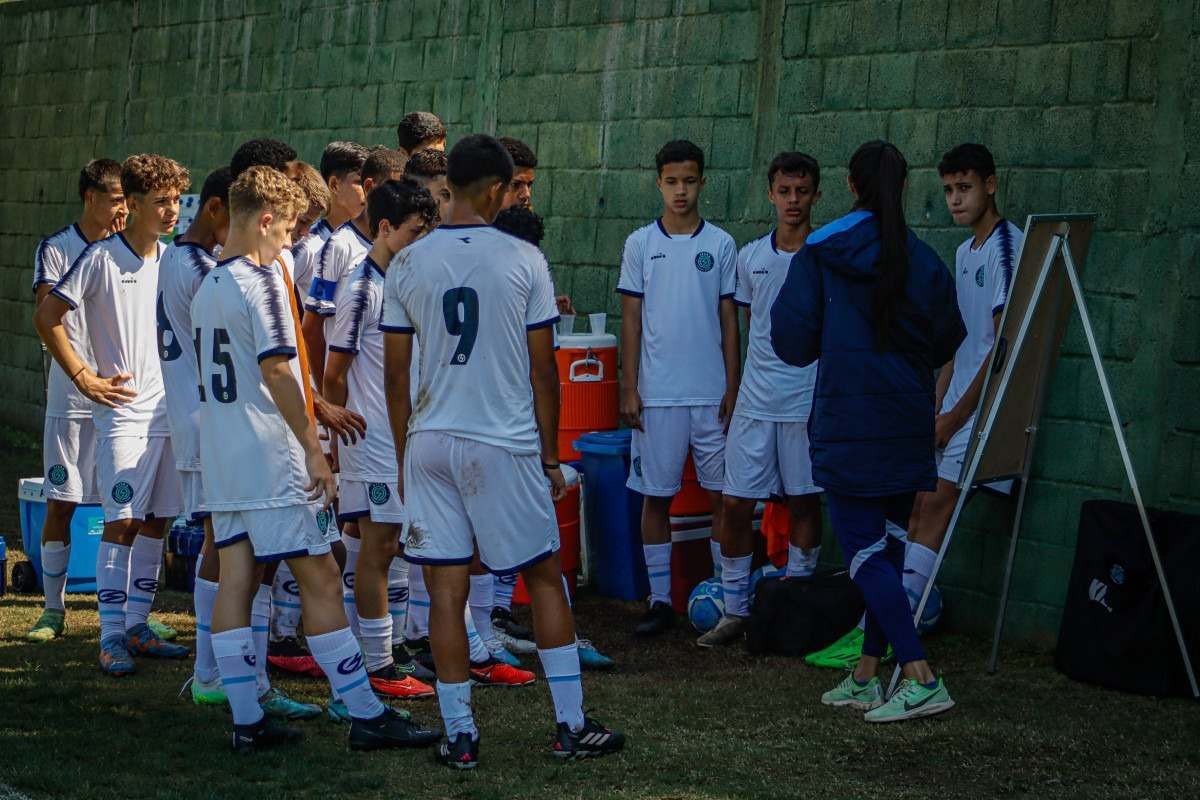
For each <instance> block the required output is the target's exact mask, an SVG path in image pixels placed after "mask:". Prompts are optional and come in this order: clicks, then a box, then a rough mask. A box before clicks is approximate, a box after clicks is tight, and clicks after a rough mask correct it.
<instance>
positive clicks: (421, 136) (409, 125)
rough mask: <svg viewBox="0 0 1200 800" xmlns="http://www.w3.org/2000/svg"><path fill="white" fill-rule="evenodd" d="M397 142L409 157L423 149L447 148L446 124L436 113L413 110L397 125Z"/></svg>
mask: <svg viewBox="0 0 1200 800" xmlns="http://www.w3.org/2000/svg"><path fill="white" fill-rule="evenodd" d="M396 144H397V147H398V148H399V150H400V152H401V153H403V154H404V155H405V156H406V157H408V158H412V157H413V156H414V155H415V154H416V153H417V152H419V151H421V150H445V149H446V126H445V124H443V123H442V121H441V120H440V119H438V116H437V115H436V114H432V113H430V112H428V111H413V112H412V113H410V114H405V115H404V119H402V120H400V124H399V125H397V126H396Z"/></svg>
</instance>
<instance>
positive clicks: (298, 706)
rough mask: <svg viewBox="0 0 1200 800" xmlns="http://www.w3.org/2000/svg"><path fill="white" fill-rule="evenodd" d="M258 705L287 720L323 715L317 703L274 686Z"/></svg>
mask: <svg viewBox="0 0 1200 800" xmlns="http://www.w3.org/2000/svg"><path fill="white" fill-rule="evenodd" d="M193 685H194V684H193ZM258 705H259V707H260V708H262V710H263V713H264V714H266V715H267V716H268V717H274V718H275V719H286V720H304V719H314V718H316V717H319V716H321V707H320V706H319V705H316V704H315V703H301V702H300V701H299V700H293V699H292V698H290V697H288V696H287V695H286V694H284V693H283V691H282V690H281V689H276V688H275V687H274V686H272V687H271V688H270V689H268V690H267V693H266V694H264V695H263V696H262V697H260V698H258Z"/></svg>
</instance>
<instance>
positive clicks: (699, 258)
mask: <svg viewBox="0 0 1200 800" xmlns="http://www.w3.org/2000/svg"><path fill="white" fill-rule="evenodd" d="M715 263H716V261H714V260H713V254H712V253H710V252H708V251H707V250H701V251H700V252H699V253H696V269H698V270H700V271H701V272H709V271H710V270H712V268H713V264H715Z"/></svg>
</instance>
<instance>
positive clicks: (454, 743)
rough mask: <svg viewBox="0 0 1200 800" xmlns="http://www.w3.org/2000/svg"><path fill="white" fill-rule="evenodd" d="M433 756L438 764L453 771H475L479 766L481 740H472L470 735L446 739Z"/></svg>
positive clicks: (465, 734) (463, 734)
mask: <svg viewBox="0 0 1200 800" xmlns="http://www.w3.org/2000/svg"><path fill="white" fill-rule="evenodd" d="M433 755H434V758H436V759H437V761H438V763H440V764H444V765H446V766H447V767H450V768H452V769H475V767H477V766H479V740H478V739H472V738H471V734H469V733H460V734H459V735H458V736H455V737H454V738H453V739H451V738H449V737H446V738H445V739H442V742H441V744H439V745H438V746H437V750H435V751H433Z"/></svg>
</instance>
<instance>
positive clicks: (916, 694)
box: [863, 678, 954, 722]
mask: <svg viewBox="0 0 1200 800" xmlns="http://www.w3.org/2000/svg"><path fill="white" fill-rule="evenodd" d="M952 708H954V700H952V699H951V698H950V692H948V691H946V683H945V682H944V681H943V680H942V679H941V678H938V679H937V682H936V683H934V685H933V688H929V687H927V686H923V685H921V684H920V683H918V682H917V681H915V680H913V679H912V678H905V679H904V680H902V681H901V682H900V688H899V689H897V690H896V693H895V694H894V695H892V696H891V699H889V700H888V701H887V702H886V703H884V704H883V705H881V706H880V707H879V708H876V709H874V710H873V711H868V712H867V713H866V714H864V715H863V719H865V720H866V721H867V722H900V721H902V720H906V719H916V718H917V717H931V716H933V715H934V714H941V713H942V712H943V711H949V710H950V709H952Z"/></svg>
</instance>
